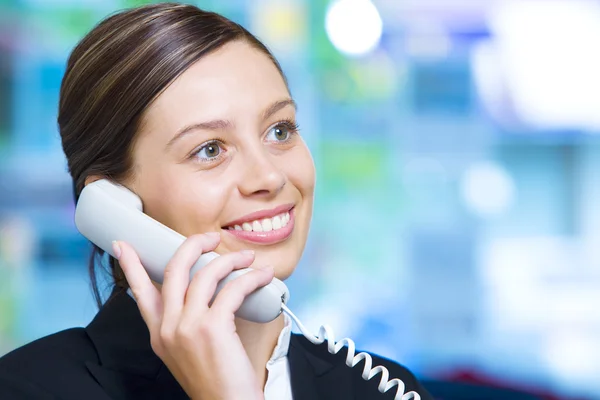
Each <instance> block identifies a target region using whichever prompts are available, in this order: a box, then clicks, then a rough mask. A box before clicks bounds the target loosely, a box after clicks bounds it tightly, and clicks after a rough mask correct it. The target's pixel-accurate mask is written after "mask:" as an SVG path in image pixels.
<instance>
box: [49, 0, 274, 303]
mask: <svg viewBox="0 0 600 400" xmlns="http://www.w3.org/2000/svg"><path fill="white" fill-rule="evenodd" d="M235 40H243V41H246V42H247V43H249V44H250V45H252V46H253V47H255V48H256V49H258V50H260V51H262V52H263V53H265V54H266V55H267V56H269V57H270V58H271V60H272V61H273V63H274V64H275V66H276V67H277V68H278V70H279V71H280V72H281V75H282V77H283V78H284V80H285V76H284V74H283V72H282V71H281V67H280V65H279V63H278V62H277V60H275V58H274V57H273V55H272V54H271V53H270V51H269V50H268V49H267V48H266V47H265V45H264V44H262V43H261V42H260V41H259V40H258V39H257V38H256V37H255V36H254V35H252V34H251V33H250V32H248V31H247V30H246V29H244V28H243V27H242V26H240V25H239V24H237V23H235V22H233V21H231V20H229V19H227V18H225V17H223V16H221V15H219V14H215V13H212V12H207V11H203V10H200V9H199V8H197V7H195V6H192V5H185V4H178V3H161V4H154V5H147V6H142V7H137V8H133V9H129V10H125V11H122V12H119V13H117V14H114V15H112V16H110V17H108V18H106V19H105V20H103V21H101V22H100V23H99V24H98V25H97V26H96V27H94V28H93V29H92V30H91V31H90V32H89V33H88V34H87V35H86V36H85V37H84V38H83V39H82V40H81V42H79V43H78V44H77V46H76V47H75V48H74V50H73V52H72V53H71V55H70V57H69V60H68V63H67V68H66V72H65V75H64V77H63V80H62V85H61V89H60V104H59V110H58V125H59V130H60V135H61V138H62V146H63V150H64V152H65V155H66V158H67V162H68V168H69V172H70V174H71V177H72V178H73V190H74V194H75V201H77V200H78V198H79V194H80V193H81V190H83V187H84V185H85V179H86V178H87V177H88V176H91V175H98V176H103V177H107V178H109V179H113V180H116V181H120V180H123V179H127V178H128V177H130V175H131V174H132V173H133V171H132V168H133V165H132V159H131V152H132V148H133V146H134V141H135V138H136V133H137V130H138V128H139V125H140V121H141V119H142V115H143V113H144V111H145V110H146V108H147V107H148V106H149V105H150V104H151V103H152V101H153V100H154V99H155V98H156V97H157V96H158V95H159V94H160V93H161V92H162V91H163V90H165V88H166V87H167V86H168V85H169V84H170V83H171V82H173V80H174V79H175V78H177V77H178V76H179V75H180V74H181V73H182V72H184V71H185V70H186V69H187V68H188V67H190V66H191V65H192V64H193V63H194V62H195V61H197V60H198V59H200V58H201V57H203V56H205V55H207V54H209V53H210V52H212V51H215V50H216V49H218V48H220V47H222V46H223V45H225V44H227V43H229V42H232V41H235ZM103 255H104V252H103V251H102V250H101V249H100V248H99V247H97V246H95V245H94V246H93V249H92V253H91V255H90V260H89V273H90V278H91V283H92V288H93V294H94V297H95V299H96V302H97V304H98V306H101V305H102V298H101V296H100V291H99V289H98V281H97V275H96V265H98V263H99V264H102V263H101V261H102V257H103ZM109 268H110V274H111V275H112V280H113V282H114V284H115V285H116V286H117V287H118V288H119V289H121V290H126V289H127V288H128V284H127V281H126V279H125V276H124V274H123V271H122V270H121V268H120V267H119V264H118V262H116V260H114V259H113V258H109Z"/></svg>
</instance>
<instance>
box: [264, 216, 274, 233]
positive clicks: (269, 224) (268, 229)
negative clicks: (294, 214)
mask: <svg viewBox="0 0 600 400" xmlns="http://www.w3.org/2000/svg"><path fill="white" fill-rule="evenodd" d="M262 228H263V232H271V231H272V230H273V222H271V218H265V219H263V220H262Z"/></svg>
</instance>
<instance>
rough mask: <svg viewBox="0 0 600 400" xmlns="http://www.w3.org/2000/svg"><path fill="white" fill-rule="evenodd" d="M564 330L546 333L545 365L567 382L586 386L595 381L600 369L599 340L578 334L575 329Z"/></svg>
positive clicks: (588, 335) (584, 334) (591, 336)
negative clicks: (599, 359) (599, 357)
mask: <svg viewBox="0 0 600 400" xmlns="http://www.w3.org/2000/svg"><path fill="white" fill-rule="evenodd" d="M564 330H565V331H564V332H547V333H546V335H547V340H546V343H545V349H544V350H545V352H544V356H545V359H546V363H545V364H546V365H548V367H549V368H550V370H551V371H553V372H554V373H555V374H556V375H557V376H560V377H561V378H563V379H564V380H565V381H567V380H568V381H573V382H578V383H580V384H585V383H586V382H590V379H591V380H594V379H595V378H597V372H598V368H600V361H598V356H600V351H599V350H598V349H599V344H600V342H599V341H598V338H597V337H594V335H591V334H589V333H588V334H586V333H581V332H577V331H576V329H575V328H574V329H571V330H568V329H566V328H565V329H564Z"/></svg>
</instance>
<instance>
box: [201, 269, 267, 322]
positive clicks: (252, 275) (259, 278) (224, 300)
mask: <svg viewBox="0 0 600 400" xmlns="http://www.w3.org/2000/svg"><path fill="white" fill-rule="evenodd" d="M274 275H275V273H274V271H273V268H271V267H267V268H263V269H256V270H252V271H250V272H248V273H246V274H244V275H242V276H240V277H237V278H235V279H234V280H232V281H230V282H228V283H227V284H226V285H225V287H224V288H223V289H221V291H220V292H219V294H218V295H217V298H216V299H215V301H214V302H213V304H212V306H211V308H210V309H211V311H214V312H215V313H218V314H221V315H231V314H232V313H235V312H236V311H237V310H238V309H239V308H240V306H241V305H242V303H243V302H244V299H245V298H246V296H248V295H249V294H250V293H252V292H254V291H255V290H256V289H259V288H261V287H263V286H266V285H268V284H269V283H271V281H272V280H273V276H274Z"/></svg>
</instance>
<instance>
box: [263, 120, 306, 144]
mask: <svg viewBox="0 0 600 400" xmlns="http://www.w3.org/2000/svg"><path fill="white" fill-rule="evenodd" d="M297 131H298V125H297V124H296V123H295V122H293V121H283V122H280V123H278V124H277V125H275V126H273V127H271V128H270V129H269V132H268V133H267V138H266V139H267V140H268V141H270V142H280V143H285V142H287V141H288V140H290V139H291V137H292V135H294V134H295V133H297Z"/></svg>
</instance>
